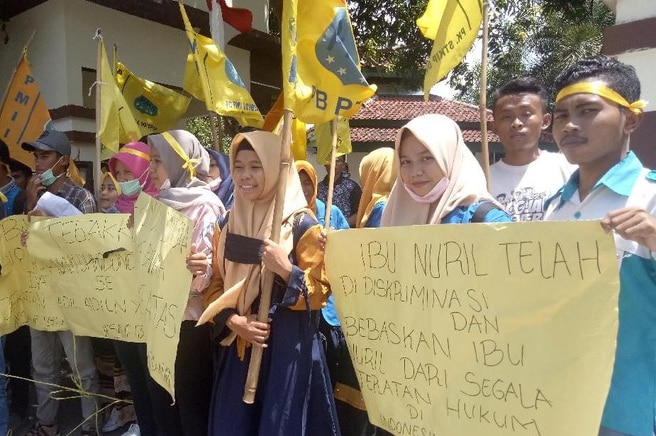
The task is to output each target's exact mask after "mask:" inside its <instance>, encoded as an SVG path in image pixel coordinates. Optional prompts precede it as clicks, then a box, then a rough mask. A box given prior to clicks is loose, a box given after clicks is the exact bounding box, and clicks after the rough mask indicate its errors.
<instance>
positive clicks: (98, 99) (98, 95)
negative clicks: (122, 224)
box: [93, 28, 109, 198]
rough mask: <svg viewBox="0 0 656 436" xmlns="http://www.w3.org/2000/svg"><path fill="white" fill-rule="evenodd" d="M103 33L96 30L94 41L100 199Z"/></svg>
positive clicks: (96, 179)
mask: <svg viewBox="0 0 656 436" xmlns="http://www.w3.org/2000/svg"><path fill="white" fill-rule="evenodd" d="M101 33H102V31H101V30H100V28H98V29H96V36H94V39H95V40H96V41H97V45H98V48H97V53H96V54H97V59H96V160H95V162H94V164H93V167H94V168H93V190H94V191H95V194H96V198H100V184H101V181H102V175H101V173H102V169H101V161H102V143H101V141H100V136H99V135H98V132H100V125H101V119H100V116H101V107H100V105H101V104H102V102H101V94H102V91H101V89H102V88H100V87H101V86H105V85H104V84H103V83H102V49H103V47H102V34H101ZM107 85H109V84H107Z"/></svg>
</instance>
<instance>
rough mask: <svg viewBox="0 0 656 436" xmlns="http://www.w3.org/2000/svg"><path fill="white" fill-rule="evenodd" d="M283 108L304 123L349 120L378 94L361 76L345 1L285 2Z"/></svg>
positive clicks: (296, 0)
mask: <svg viewBox="0 0 656 436" xmlns="http://www.w3.org/2000/svg"><path fill="white" fill-rule="evenodd" d="M283 3H284V5H283V23H282V41H281V43H282V53H283V54H282V57H283V87H284V93H285V108H286V109H290V110H292V111H294V113H295V114H296V117H297V118H298V119H300V120H301V121H304V122H306V123H313V124H318V123H325V122H327V121H330V120H332V119H333V118H335V116H343V117H346V118H350V117H352V116H353V115H355V114H356V113H357V112H358V110H359V109H360V106H361V105H362V103H363V102H364V101H366V100H367V99H369V98H370V97H371V96H372V95H374V93H375V92H376V86H375V85H369V84H368V83H367V81H366V79H365V78H364V76H363V75H362V73H361V72H360V65H359V64H360V59H359V56H358V53H357V50H356V44H355V39H354V37H353V30H352V28H351V21H350V18H349V14H348V10H347V8H346V4H345V1H344V0H323V1H317V0H284V1H283Z"/></svg>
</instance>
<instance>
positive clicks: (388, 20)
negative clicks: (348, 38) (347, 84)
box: [348, 0, 431, 89]
mask: <svg viewBox="0 0 656 436" xmlns="http://www.w3.org/2000/svg"><path fill="white" fill-rule="evenodd" d="M427 3H428V0H361V1H350V2H348V7H349V13H350V15H351V21H352V27H353V34H354V36H355V40H356V43H357V45H358V51H359V54H360V61H361V63H362V66H363V71H365V73H366V74H367V75H368V76H373V77H390V76H396V77H399V78H401V79H402V81H403V83H404V85H406V86H407V87H408V88H414V89H417V88H419V87H420V86H421V84H422V82H423V78H424V70H425V65H426V60H427V59H428V55H429V54H430V50H431V41H429V40H427V39H426V38H424V37H423V36H422V34H421V32H420V31H419V29H418V27H417V24H416V20H417V18H419V17H420V16H421V15H422V14H423V13H424V10H425V9H426V4H427ZM374 82H375V80H374Z"/></svg>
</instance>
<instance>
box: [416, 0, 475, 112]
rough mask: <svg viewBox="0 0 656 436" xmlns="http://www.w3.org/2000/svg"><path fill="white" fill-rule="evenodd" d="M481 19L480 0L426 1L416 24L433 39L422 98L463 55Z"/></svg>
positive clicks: (470, 44) (467, 49)
mask: <svg viewBox="0 0 656 436" xmlns="http://www.w3.org/2000/svg"><path fill="white" fill-rule="evenodd" d="M482 21H483V2H482V1H481V0H429V2H428V5H427V6H426V11H425V12H424V15H422V16H421V17H420V18H419V19H417V26H418V27H419V30H421V33H422V34H423V35H424V37H426V38H428V39H432V40H434V42H433V49H432V50H431V54H430V57H429V58H428V64H427V66H426V75H425V76H424V98H425V99H426V100H428V96H429V94H430V90H431V88H432V87H433V85H435V84H436V83H437V82H439V81H440V80H442V79H443V78H444V77H445V76H446V75H447V74H448V73H449V71H451V70H452V69H453V68H454V67H456V66H457V65H458V64H459V63H460V62H461V61H462V60H463V58H464V57H465V55H466V54H467V52H468V51H469V49H470V48H471V46H472V45H473V44H474V41H475V40H476V36H477V35H478V29H479V28H480V27H481V22H482Z"/></svg>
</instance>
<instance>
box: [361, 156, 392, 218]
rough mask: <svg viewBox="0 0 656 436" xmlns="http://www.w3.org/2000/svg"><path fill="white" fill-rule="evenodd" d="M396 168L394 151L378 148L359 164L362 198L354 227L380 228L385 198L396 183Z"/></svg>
mask: <svg viewBox="0 0 656 436" xmlns="http://www.w3.org/2000/svg"><path fill="white" fill-rule="evenodd" d="M397 172H398V166H397V163H396V161H395V160H394V149H392V148H388V147H382V148H378V149H376V150H374V151H372V152H371V153H369V154H368V155H366V156H365V157H364V159H362V161H361V162H360V184H361V185H362V197H360V206H359V207H358V217H357V220H356V225H357V227H358V228H360V227H380V220H381V218H382V216H383V209H384V208H385V203H387V197H388V196H389V194H390V191H391V190H392V186H394V182H395V181H396V174H397Z"/></svg>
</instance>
